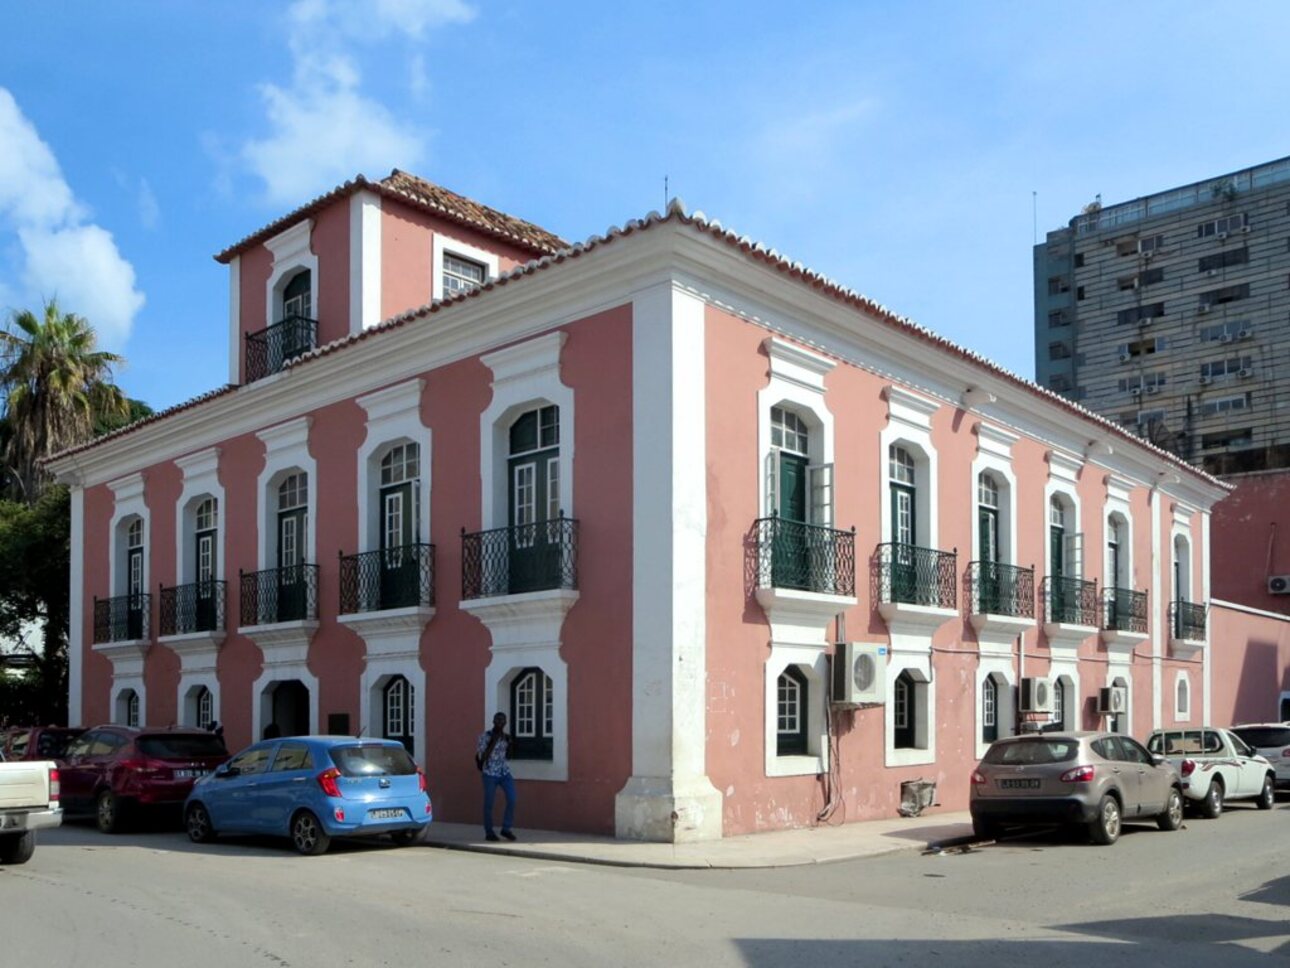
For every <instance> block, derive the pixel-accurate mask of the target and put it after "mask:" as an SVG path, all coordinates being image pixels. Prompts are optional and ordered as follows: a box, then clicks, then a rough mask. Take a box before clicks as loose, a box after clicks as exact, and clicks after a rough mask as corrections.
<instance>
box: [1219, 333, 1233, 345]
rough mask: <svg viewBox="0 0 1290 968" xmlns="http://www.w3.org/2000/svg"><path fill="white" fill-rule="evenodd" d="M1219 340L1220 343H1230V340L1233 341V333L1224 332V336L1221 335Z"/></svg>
mask: <svg viewBox="0 0 1290 968" xmlns="http://www.w3.org/2000/svg"><path fill="white" fill-rule="evenodd" d="M1218 341H1219V342H1220V343H1230V342H1232V334H1231V333H1224V334H1223V335H1222V336H1220V337H1219V338H1218Z"/></svg>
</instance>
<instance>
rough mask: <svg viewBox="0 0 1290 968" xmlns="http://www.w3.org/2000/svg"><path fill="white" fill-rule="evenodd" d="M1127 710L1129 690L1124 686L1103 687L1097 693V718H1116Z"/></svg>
mask: <svg viewBox="0 0 1290 968" xmlns="http://www.w3.org/2000/svg"><path fill="white" fill-rule="evenodd" d="M1128 709H1129V690H1128V689H1126V688H1124V686H1103V687H1102V688H1101V689H1099V690H1098V691H1097V712H1098V715H1099V716H1106V715H1111V716H1118V715H1119V714H1120V713H1123V712H1127V711H1128Z"/></svg>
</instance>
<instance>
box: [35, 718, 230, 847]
mask: <svg viewBox="0 0 1290 968" xmlns="http://www.w3.org/2000/svg"><path fill="white" fill-rule="evenodd" d="M226 759H228V750H227V749H226V748H225V747H224V740H223V739H222V738H221V737H219V736H216V735H215V734H214V733H208V732H206V731H204V730H200V729H131V728H129V727H126V726H96V727H94V728H93V729H89V730H86V731H85V733H83V734H82V735H81V736H78V737H77V738H76V739H74V740H73V741H72V742H71V743H70V744H69V745H68V747H67V752H66V753H65V755H64V756H63V758H62V768H61V771H60V779H61V780H62V793H63V812H64V814H66V815H67V816H89V815H93V817H94V820H95V822H96V823H97V824H98V828H99V830H101V831H103V832H104V833H105V834H110V833H114V832H115V831H117V830H120V829H121V826H122V822H123V821H124V820H126V819H128V817H129V814H130V813H131V812H132V811H134V810H135V809H136V808H140V807H159V806H173V807H174V808H176V809H178V808H179V807H180V806H181V805H182V804H183V802H184V799H185V798H186V797H187V796H188V792H189V791H190V790H191V789H192V788H193V781H194V780H196V779H197V777H199V776H204V775H206V774H207V773H209V772H210V771H211V770H213V769H215V767H217V766H219V765H220V764H221V763H223V762H224V761H225V760H226Z"/></svg>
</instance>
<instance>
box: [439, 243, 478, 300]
mask: <svg viewBox="0 0 1290 968" xmlns="http://www.w3.org/2000/svg"><path fill="white" fill-rule="evenodd" d="M487 278H488V268H487V267H486V266H484V265H483V264H482V263H479V262H472V261H471V260H470V259H463V258H461V257H460V256H457V255H453V254H452V253H451V252H445V253H444V255H443V298H444V299H447V298H449V297H450V296H456V295H458V294H459V293H466V292H470V290H472V289H478V288H479V287H480V286H482V285H483V284H484V281H485V280H486V279H487Z"/></svg>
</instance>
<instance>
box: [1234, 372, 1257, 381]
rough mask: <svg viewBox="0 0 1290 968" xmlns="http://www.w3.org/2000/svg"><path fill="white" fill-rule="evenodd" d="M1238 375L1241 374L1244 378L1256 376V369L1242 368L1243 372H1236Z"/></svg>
mask: <svg viewBox="0 0 1290 968" xmlns="http://www.w3.org/2000/svg"><path fill="white" fill-rule="evenodd" d="M1236 375H1237V376H1239V377H1240V378H1241V379H1242V380H1248V379H1249V378H1250V377H1252V376H1254V371H1253V370H1241V372H1240V373H1238V374H1236Z"/></svg>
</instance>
